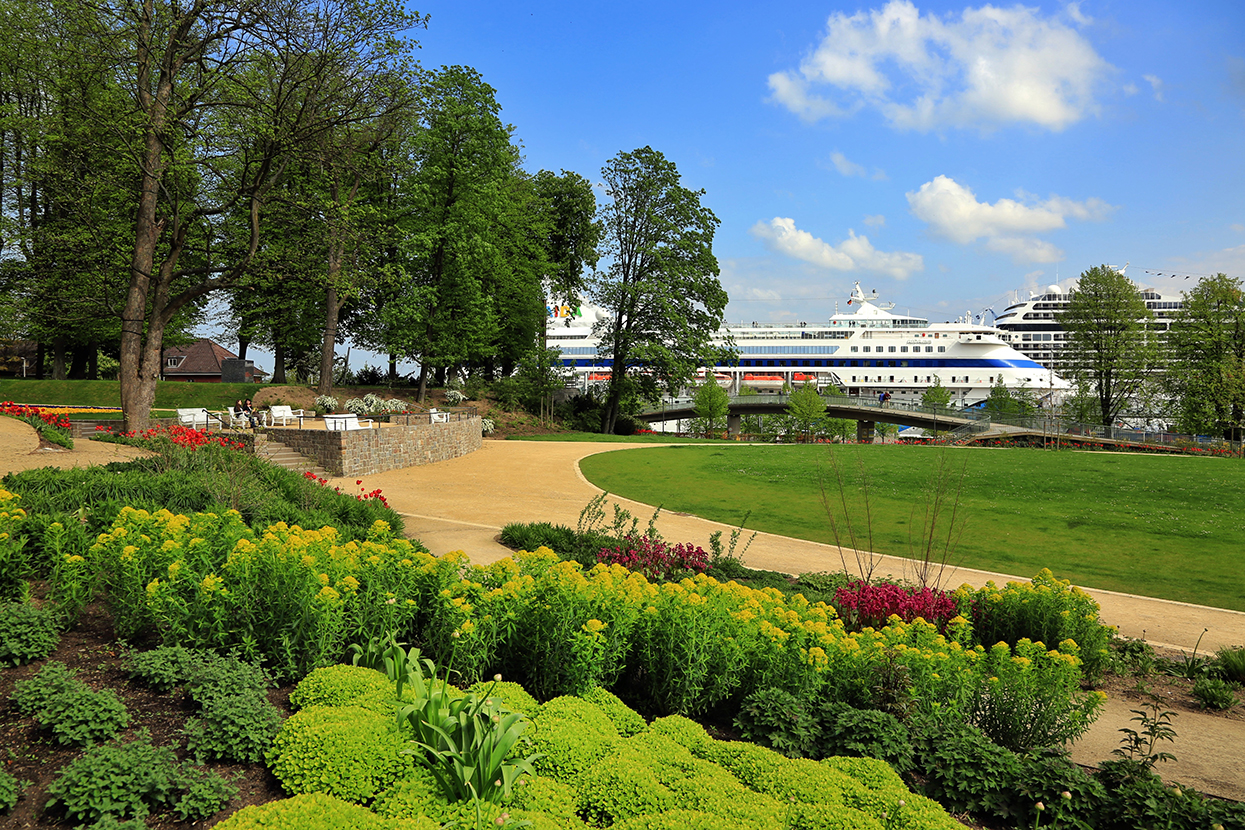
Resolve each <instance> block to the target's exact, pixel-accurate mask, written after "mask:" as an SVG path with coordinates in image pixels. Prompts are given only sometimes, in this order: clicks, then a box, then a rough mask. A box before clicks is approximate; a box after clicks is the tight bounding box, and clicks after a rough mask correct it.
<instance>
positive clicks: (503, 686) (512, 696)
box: [467, 680, 540, 718]
mask: <svg viewBox="0 0 1245 830" xmlns="http://www.w3.org/2000/svg"><path fill="white" fill-rule="evenodd" d="M467 691H468V692H475V693H476V694H478V695H488V696H490V697H494V698H497V699H498V700H500V701H501V703H502V705H503V706H505V707H506V708H507V709H509V710H510V711H512V712H522V713H523V714H525V715H527V716H528V717H529V718H530V717H533V716H535V714H536V712H537V711H539V709H540V704H539V703H538V702H537V701H536V698H534V697H532V696H531V695H529V694H528V693H527V690H526V689H524V688H523V687H522V686H520V685H519V684H518V683H512V682H510V681H508V680H499V681H493V680H481V681H480V682H479V683H476V684H475V685H473V686H468V687H467Z"/></svg>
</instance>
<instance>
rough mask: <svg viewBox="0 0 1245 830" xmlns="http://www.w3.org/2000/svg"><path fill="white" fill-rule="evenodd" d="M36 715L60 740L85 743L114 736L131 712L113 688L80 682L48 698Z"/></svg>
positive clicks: (78, 743) (96, 741)
mask: <svg viewBox="0 0 1245 830" xmlns="http://www.w3.org/2000/svg"><path fill="white" fill-rule="evenodd" d="M35 719H36V720H38V721H39V723H41V724H42V725H43V726H45V727H47V728H48V729H50V730H52V735H53V736H54V737H55V738H56V740H57V742H58V743H61V744H65V745H72V746H86V745H87V744H93V743H99V742H100V741H106V740H108V739H110V738H112V737H114V736H115V735H116V734H117V733H118V732H120V731H121V730H122V729H124V728H125V727H126V726H128V725H129V723H130V713H129V712H127V711H126V709H125V704H124V703H122V702H121V698H119V697H117V693H116V692H114V691H113V690H112V689H101V690H99V691H95V690H93V689H91V688H90V687H88V686H87V685H86V684H85V683H79V684H77V685H76V686H75V688H72V689H68V690H66V691H64V692H62V693H61V694H59V695H56V696H55V697H53V698H52V699H51V700H49V701H48V703H47V705H46V706H44V707H43V709H42V710H41V711H39V712H37V713H35Z"/></svg>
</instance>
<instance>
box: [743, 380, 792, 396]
mask: <svg viewBox="0 0 1245 830" xmlns="http://www.w3.org/2000/svg"><path fill="white" fill-rule="evenodd" d="M786 382H787V381H786V379H785V378H783V376H782V375H744V379H743V382H742V383H741V384H740V385H741V386H747V387H750V388H752V389H755V390H757V391H758V392H761V393H764V394H769V395H777V394H778V393H779V392H781V391H782V387H783V385H784V384H785V383H786Z"/></svg>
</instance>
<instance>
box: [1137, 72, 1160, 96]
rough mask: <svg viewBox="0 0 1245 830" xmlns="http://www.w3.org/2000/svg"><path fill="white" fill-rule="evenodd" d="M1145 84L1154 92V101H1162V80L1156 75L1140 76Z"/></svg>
mask: <svg viewBox="0 0 1245 830" xmlns="http://www.w3.org/2000/svg"><path fill="white" fill-rule="evenodd" d="M1141 77H1142V78H1144V79H1145V81H1146V83H1148V84H1149V85H1150V89H1153V90H1154V100H1156V101H1158V102H1160V103H1161V102H1162V101H1163V80H1162V78H1160V77H1159V76H1158V75H1142V76H1141Z"/></svg>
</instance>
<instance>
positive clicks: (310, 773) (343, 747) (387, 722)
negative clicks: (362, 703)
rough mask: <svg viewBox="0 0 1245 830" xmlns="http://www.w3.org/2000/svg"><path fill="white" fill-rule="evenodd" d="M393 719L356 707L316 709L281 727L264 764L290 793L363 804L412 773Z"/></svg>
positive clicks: (305, 712)
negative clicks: (313, 794) (326, 796)
mask: <svg viewBox="0 0 1245 830" xmlns="http://www.w3.org/2000/svg"><path fill="white" fill-rule="evenodd" d="M406 748H407V742H406V738H405V737H404V736H403V735H402V733H401V731H400V730H399V729H398V726H397V724H396V723H395V722H394V720H393V718H392V717H388V716H385V715H383V714H380V713H377V712H373V711H371V710H368V709H364V708H362V707H358V706H317V707H313V708H311V709H304V710H302V711H301V712H298V713H297V714H295V715H293V716H292V717H290V718H289V719H287V720H286V721H285V723H284V724H282V726H281V731H280V732H279V733H278V734H277V737H276V739H275V740H274V741H273V744H272V748H271V749H270V750H269V751H268V754H267V757H266V760H267V762H268V766H269V768H270V769H271V770H272V772H273V774H274V775H275V776H276V777H277V778H278V780H280V781H281V785H282V786H283V787H285V789H286V791H287V792H289V793H291V794H294V795H297V794H299V793H311V792H323V793H328V794H330V795H335V796H338V797H339V798H343V799H345V800H347V801H353V802H355V803H364V802H366V801H369V800H371V799H372V798H374V797H375V796H376V795H377V794H378V793H380V792H382V791H383V790H385V789H387V788H388V787H390V786H392V785H393V783H394V782H395V781H398V780H399V779H401V778H403V777H404V776H405V775H406V774H407V773H408V772H409V771H410V769H411V764H412V761H411V757H410V755H407V754H405V750H406Z"/></svg>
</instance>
